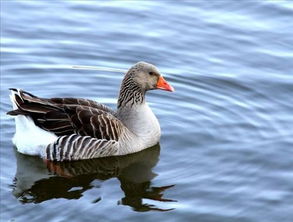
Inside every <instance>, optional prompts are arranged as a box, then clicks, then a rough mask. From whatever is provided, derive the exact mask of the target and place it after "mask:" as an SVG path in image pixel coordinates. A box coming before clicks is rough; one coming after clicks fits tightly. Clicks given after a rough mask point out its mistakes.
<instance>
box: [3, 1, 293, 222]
mask: <svg viewBox="0 0 293 222" xmlns="http://www.w3.org/2000/svg"><path fill="white" fill-rule="evenodd" d="M292 20H293V2H292V1H289V0H287V1H286V0H270V1H265V0H263V1H257V0H255V1H253V0H247V1H224V0H223V1H222V0H221V1H220V0H218V1H216V0H213V1H183V2H179V1H171V0H169V1H163V0H162V1H16V0H12V1H4V0H3V1H1V149H0V159H1V175H0V177H1V178H0V183H1V198H0V201H1V207H0V210H1V217H0V218H1V219H0V220H1V221H3V222H4V221H15V222H19V221H58V222H59V221H117V220H120V221H138V220H139V221H168V222H170V221H208V222H211V221H215V222H220V221H225V222H227V221H233V222H234V221H237V222H238V221H239V222H240V221H241V222H242V221H243V222H246V221H247V222H248V221H252V222H262V221H263V222H275V221H282V222H291V221H293V201H292V200H293V161H292V156H293V38H292V36H293V26H292ZM138 61H146V62H150V63H153V64H155V65H156V66H157V67H158V68H159V69H160V70H161V72H162V73H164V75H165V76H166V79H167V80H168V81H169V82H170V83H171V84H172V85H173V86H174V88H175V89H176V92H174V93H168V92H163V91H152V92H150V93H149V94H148V96H147V100H148V102H149V104H150V106H151V108H152V109H153V111H154V113H155V114H156V116H157V117H158V119H159V122H160V125H161V128H162V137H161V141H160V144H159V145H158V146H156V147H152V148H150V149H147V150H144V151H142V152H140V153H136V154H132V155H128V156H124V157H110V158H103V159H95V160H87V161H78V162H74V163H56V164H46V163H45V162H44V161H43V160H41V159H40V158H38V157H31V156H26V155H23V154H20V153H17V151H16V150H15V148H14V147H13V144H12V141H11V139H12V137H13V134H14V131H15V128H14V121H13V119H11V118H10V117H8V116H7V115H5V113H6V112H7V111H9V110H10V109H11V104H10V101H9V91H8V88H11V87H14V88H22V89H24V90H27V91H29V92H31V93H33V94H35V95H38V96H40V97H72V96H73V97H83V98H89V99H93V100H96V101H98V102H102V103H105V104H106V105H108V106H110V107H112V108H115V104H116V99H117V94H118V90H119V86H120V81H121V79H122V77H123V74H122V73H117V72H109V71H94V70H74V69H70V68H69V67H70V66H71V65H88V66H99V67H111V68H120V69H128V68H129V67H130V66H131V65H133V64H134V63H136V62H138ZM32 139H34V138H32Z"/></svg>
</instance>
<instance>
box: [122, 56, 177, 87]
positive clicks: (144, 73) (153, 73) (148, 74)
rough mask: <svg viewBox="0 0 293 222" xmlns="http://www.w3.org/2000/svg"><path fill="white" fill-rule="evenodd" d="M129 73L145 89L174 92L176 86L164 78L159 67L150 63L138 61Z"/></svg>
mask: <svg viewBox="0 0 293 222" xmlns="http://www.w3.org/2000/svg"><path fill="white" fill-rule="evenodd" d="M127 75H130V76H131V77H132V80H133V81H134V82H135V83H136V84H137V85H138V86H139V87H140V88H141V89H142V90H143V91H148V90H153V89H161V90H166V91H170V92H174V88H173V87H172V86H171V85H170V84H169V83H168V82H167V81H166V80H165V79H164V77H163V76H162V74H161V73H160V71H159V70H158V69H157V67H156V66H154V65H152V64H150V63H146V62H138V63H136V64H135V65H134V66H132V67H131V68H130V69H129V70H128V72H127V74H126V76H127Z"/></svg>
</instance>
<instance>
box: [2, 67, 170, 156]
mask: <svg viewBox="0 0 293 222" xmlns="http://www.w3.org/2000/svg"><path fill="white" fill-rule="evenodd" d="M152 89H163V90H167V91H174V89H173V88H172V86H170V85H169V84H168V83H167V82H166V81H165V80H164V78H163V77H162V76H161V74H160V73H159V71H158V69H157V68H156V67H155V66H153V65H151V64H149V63H145V62H139V63H137V64H135V65H134V66H133V67H131V68H130V69H129V70H128V72H127V73H126V74H125V76H124V79H123V81H122V84H121V88H120V94H119V98H118V104H117V110H116V111H114V110H112V109H110V108H109V107H107V106H105V105H103V104H100V103H97V102H95V101H92V100H88V99H78V98H51V99H45V98H39V97H37V96H34V95H32V94H31V93H28V92H25V91H23V90H20V89H11V95H10V98H11V101H12V104H13V110H12V111H10V112H8V114H9V115H13V116H15V124H16V132H15V135H14V137H13V143H14V144H15V146H16V147H17V150H18V151H19V152H21V153H24V154H28V155H40V156H41V157H43V158H45V159H48V160H53V161H67V160H69V161H70V160H80V159H91V158H97V157H106V156H119V155H126V154H130V153H135V152H138V151H141V150H143V149H145V148H148V147H151V146H153V145H155V144H157V143H158V142H159V139H160V135H161V130H160V125H159V122H158V120H157V118H156V116H155V115H154V113H153V112H152V110H151V109H150V107H149V106H148V104H147V103H146V101H145V93H146V92H147V91H148V90H152Z"/></svg>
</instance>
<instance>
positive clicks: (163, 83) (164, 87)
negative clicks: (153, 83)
mask: <svg viewBox="0 0 293 222" xmlns="http://www.w3.org/2000/svg"><path fill="white" fill-rule="evenodd" d="M157 89H162V90H166V91H170V92H174V91H175V89H174V88H173V87H172V86H171V85H170V84H169V83H168V82H167V81H166V80H165V79H164V78H163V76H160V78H159V80H158V82H157Z"/></svg>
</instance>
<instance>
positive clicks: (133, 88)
mask: <svg viewBox="0 0 293 222" xmlns="http://www.w3.org/2000/svg"><path fill="white" fill-rule="evenodd" d="M143 103H145V91H144V90H143V89H142V88H141V87H140V86H139V85H138V84H137V83H136V82H134V81H133V78H132V75H129V74H126V76H125V78H124V79H123V81H122V84H121V88H120V93H119V99H118V103H117V109H118V110H119V109H121V108H132V107H133V106H136V105H140V104H143Z"/></svg>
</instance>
